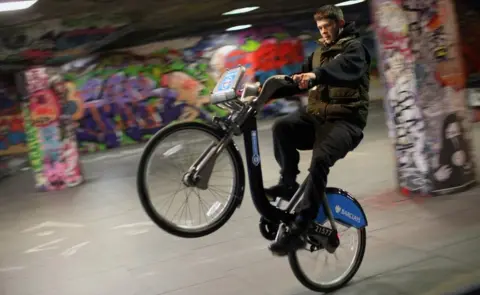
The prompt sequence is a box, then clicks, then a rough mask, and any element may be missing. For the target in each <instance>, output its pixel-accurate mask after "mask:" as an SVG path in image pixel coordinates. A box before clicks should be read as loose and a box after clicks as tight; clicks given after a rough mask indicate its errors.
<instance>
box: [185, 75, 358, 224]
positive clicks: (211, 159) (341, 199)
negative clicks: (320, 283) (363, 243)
mask: <svg viewBox="0 0 480 295" xmlns="http://www.w3.org/2000/svg"><path fill="white" fill-rule="evenodd" d="M271 79H272V78H271ZM262 94H264V95H262ZM262 94H260V95H259V96H257V98H256V99H255V100H254V101H253V102H252V103H250V104H244V103H241V102H240V101H238V100H232V101H229V102H227V103H228V104H229V107H230V108H232V109H234V111H233V112H232V113H231V115H230V116H229V117H228V119H226V120H224V119H221V118H217V120H216V121H215V120H214V122H216V123H217V125H218V126H220V127H221V128H222V129H223V130H224V131H225V132H226V134H225V136H224V137H223V138H222V139H221V140H220V142H219V143H218V144H213V145H211V146H210V147H209V148H208V149H207V150H206V151H205V152H204V153H203V154H202V156H200V157H199V159H198V160H197V161H195V164H194V165H192V166H191V168H190V170H189V172H188V173H187V175H186V177H185V178H186V179H187V178H188V179H191V175H193V179H194V180H195V179H198V182H197V183H196V184H195V186H197V187H198V188H201V189H206V188H207V187H208V181H209V179H210V176H211V172H212V169H213V167H214V165H215V159H216V157H217V156H218V155H219V154H220V152H221V151H222V150H223V149H224V148H225V147H226V146H227V145H228V144H229V143H230V141H231V140H232V138H233V136H234V135H243V138H244V144H245V153H246V157H247V158H246V162H247V173H248V178H249V183H250V191H251V195H252V201H253V203H254V205H255V207H256V209H257V211H258V212H259V213H260V215H262V217H263V218H265V219H267V220H268V221H270V222H272V223H277V224H279V223H286V224H289V223H290V222H291V221H292V220H293V219H294V217H295V215H294V213H295V210H296V209H297V208H298V206H299V205H300V204H301V201H302V200H303V192H304V190H305V187H306V184H307V180H308V177H307V178H306V179H305V180H304V181H303V183H302V184H301V185H300V187H299V189H298V190H297V192H296V193H295V195H294V196H293V197H292V199H291V200H290V202H289V203H288V204H287V207H286V209H285V210H282V209H279V208H278V207H277V206H275V205H272V204H271V203H270V201H269V200H268V199H267V197H266V194H265V188H264V184H263V173H262V165H261V156H260V147H259V139H258V128H257V119H256V114H257V112H258V111H259V109H261V106H263V104H264V103H265V101H266V100H267V98H268V97H269V96H270V94H271V93H266V94H265V93H263V91H262ZM222 122H223V123H225V125H222V124H221V123H222ZM187 176H188V177H187ZM191 185H193V184H191ZM320 198H321V200H320V201H321V203H320V204H321V207H322V210H321V211H320V212H319V217H317V222H319V223H323V222H325V221H326V220H328V221H329V222H330V224H331V226H332V229H333V230H335V231H336V229H337V227H336V224H335V222H334V220H340V221H343V222H344V223H346V224H349V225H350V226H354V227H359V228H360V227H363V226H366V224H367V221H366V217H365V214H364V212H363V210H362V208H361V206H360V204H358V202H357V201H356V200H355V199H354V198H353V197H351V196H350V195H349V194H348V193H347V192H344V191H342V190H340V189H337V188H327V189H326V193H324V194H322V196H320ZM239 204H240V203H239ZM339 206H340V207H339ZM342 206H343V207H345V208H347V209H348V210H344V211H338V212H337V207H339V208H340V209H341V208H342ZM333 207H335V212H332V209H331V208H333ZM344 212H345V214H344V215H342V214H343V213H344ZM352 212H354V213H355V214H354V215H352V214H353V213H352ZM345 215H346V216H347V217H345ZM351 216H354V217H358V216H361V221H358V220H357V219H353V220H352V217H351ZM357 221H358V222H357ZM279 232H281V230H279Z"/></svg>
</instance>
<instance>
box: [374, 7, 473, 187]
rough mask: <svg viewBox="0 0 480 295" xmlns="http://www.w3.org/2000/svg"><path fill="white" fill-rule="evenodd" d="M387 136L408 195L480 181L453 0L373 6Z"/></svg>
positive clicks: (399, 182) (399, 176)
mask: <svg viewBox="0 0 480 295" xmlns="http://www.w3.org/2000/svg"><path fill="white" fill-rule="evenodd" d="M372 11H373V13H372V15H373V19H374V28H375V31H376V35H377V42H378V48H379V62H378V65H379V67H380V71H381V73H382V76H383V79H384V82H385V87H386V95H385V100H384V105H385V110H386V112H387V115H388V116H387V117H388V120H387V124H388V126H389V135H390V137H391V138H392V140H393V142H394V148H395V156H396V161H397V171H396V172H397V177H398V184H399V188H400V190H401V191H402V192H403V193H408V194H410V193H421V194H428V195H436V194H442V193H452V192H456V191H460V190H462V189H466V188H468V187H469V186H470V185H472V184H473V183H475V167H474V165H475V160H474V156H473V150H472V145H471V134H472V132H471V116H470V114H469V112H468V105H467V91H466V85H465V84H466V81H465V80H466V78H465V73H464V69H463V61H462V55H461V51H460V48H459V46H460V42H459V40H458V38H459V34H458V28H457V20H456V18H457V17H456V13H455V9H454V6H453V1H452V0H372Z"/></svg>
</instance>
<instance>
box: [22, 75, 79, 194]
mask: <svg viewBox="0 0 480 295" xmlns="http://www.w3.org/2000/svg"><path fill="white" fill-rule="evenodd" d="M24 76H25V78H24V81H25V83H24V86H25V88H26V91H27V93H28V99H27V102H26V103H25V105H24V108H23V109H24V117H25V132H26V135H27V142H28V149H29V156H30V162H31V167H32V170H33V172H34V175H35V182H36V188H37V189H38V190H41V191H51V190H60V189H64V188H66V187H72V186H75V185H78V184H79V183H81V182H82V181H83V178H82V174H81V169H80V161H79V154H78V150H77V142H76V138H75V133H74V130H73V122H72V119H71V117H72V114H71V112H70V109H69V108H68V103H67V102H66V93H67V91H66V87H65V84H64V83H63V80H62V79H61V78H60V77H55V76H52V75H51V73H48V72H47V68H44V67H38V68H33V69H30V70H27V71H25V73H24Z"/></svg>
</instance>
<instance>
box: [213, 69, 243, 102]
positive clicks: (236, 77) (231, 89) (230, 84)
mask: <svg viewBox="0 0 480 295" xmlns="http://www.w3.org/2000/svg"><path fill="white" fill-rule="evenodd" d="M244 74H245V68H244V67H237V68H233V69H231V70H228V71H226V72H224V73H223V74H222V76H221V77H220V79H219V80H218V83H217V85H216V86H215V88H214V89H213V91H212V96H211V102H212V103H214V104H215V103H221V102H224V101H227V100H231V99H234V98H236V97H237V93H236V90H237V87H238V84H239V83H240V81H241V80H242V78H243V75H244Z"/></svg>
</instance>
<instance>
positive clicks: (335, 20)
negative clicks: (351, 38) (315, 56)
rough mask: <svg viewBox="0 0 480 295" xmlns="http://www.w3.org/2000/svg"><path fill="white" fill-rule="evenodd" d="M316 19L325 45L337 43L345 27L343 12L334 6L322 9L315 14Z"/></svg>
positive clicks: (326, 6)
mask: <svg viewBox="0 0 480 295" xmlns="http://www.w3.org/2000/svg"><path fill="white" fill-rule="evenodd" d="M314 19H315V21H316V22H317V28H318V30H319V31H320V34H321V35H322V38H323V41H324V42H325V44H330V43H332V42H335V41H336V40H337V38H338V35H339V34H340V30H341V29H342V28H343V26H344V25H345V19H344V18H343V11H342V10H341V9H340V8H338V7H337V6H334V5H325V6H322V7H320V9H318V10H317V12H316V13H315V15H314Z"/></svg>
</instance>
